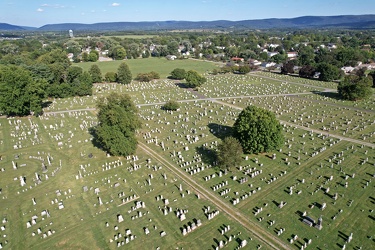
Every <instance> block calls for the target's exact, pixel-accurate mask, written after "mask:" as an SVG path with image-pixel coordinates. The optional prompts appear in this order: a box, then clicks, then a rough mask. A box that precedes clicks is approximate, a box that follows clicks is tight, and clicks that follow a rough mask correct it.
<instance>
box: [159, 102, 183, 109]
mask: <svg viewBox="0 0 375 250" xmlns="http://www.w3.org/2000/svg"><path fill="white" fill-rule="evenodd" d="M179 108H180V104H179V103H178V102H177V101H174V100H169V101H168V102H166V103H165V104H164V105H163V109H165V110H172V111H176V110H177V109H179Z"/></svg>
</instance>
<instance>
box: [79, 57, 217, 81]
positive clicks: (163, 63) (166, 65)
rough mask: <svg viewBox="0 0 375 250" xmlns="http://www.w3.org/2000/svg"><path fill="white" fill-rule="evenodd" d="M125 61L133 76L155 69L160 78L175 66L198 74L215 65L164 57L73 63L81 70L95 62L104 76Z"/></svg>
mask: <svg viewBox="0 0 375 250" xmlns="http://www.w3.org/2000/svg"><path fill="white" fill-rule="evenodd" d="M122 62H126V63H127V64H128V66H129V68H130V70H131V72H132V74H133V77H135V76H137V74H139V73H147V72H150V71H155V72H157V73H159V74H160V77H161V78H166V77H168V76H169V75H170V73H171V71H172V70H174V69H175V68H182V69H185V70H195V71H197V72H198V73H200V74H204V73H206V72H209V71H212V70H213V69H214V68H217V66H216V65H215V64H214V63H207V62H202V61H198V60H189V59H185V60H173V61H172V60H167V59H166V58H164V57H161V58H154V57H151V58H143V59H130V60H119V61H109V62H84V63H74V64H73V65H75V66H79V67H81V68H83V70H86V71H87V70H89V68H90V67H91V65H93V64H97V65H98V66H99V68H100V70H101V72H102V75H103V76H104V75H105V73H107V72H111V71H112V72H117V68H118V66H119V65H120V64H121V63H122Z"/></svg>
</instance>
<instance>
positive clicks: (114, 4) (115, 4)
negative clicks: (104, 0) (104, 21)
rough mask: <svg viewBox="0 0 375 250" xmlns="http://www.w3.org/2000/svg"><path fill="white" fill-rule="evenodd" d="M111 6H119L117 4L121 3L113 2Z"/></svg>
mask: <svg viewBox="0 0 375 250" xmlns="http://www.w3.org/2000/svg"><path fill="white" fill-rule="evenodd" d="M111 6H112V7H117V6H120V4H119V3H113V4H111Z"/></svg>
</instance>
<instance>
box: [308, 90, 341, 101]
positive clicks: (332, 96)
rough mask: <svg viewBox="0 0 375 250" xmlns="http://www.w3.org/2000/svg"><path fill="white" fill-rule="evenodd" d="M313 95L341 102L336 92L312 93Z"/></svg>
mask: <svg viewBox="0 0 375 250" xmlns="http://www.w3.org/2000/svg"><path fill="white" fill-rule="evenodd" d="M312 93H313V94H316V95H320V96H323V97H328V98H331V99H335V100H341V98H340V95H339V93H337V92H321V91H312Z"/></svg>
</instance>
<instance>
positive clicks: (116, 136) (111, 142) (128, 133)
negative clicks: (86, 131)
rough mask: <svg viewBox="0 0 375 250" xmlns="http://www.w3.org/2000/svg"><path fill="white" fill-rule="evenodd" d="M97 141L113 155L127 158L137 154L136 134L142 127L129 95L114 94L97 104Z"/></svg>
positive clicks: (101, 99)
mask: <svg viewBox="0 0 375 250" xmlns="http://www.w3.org/2000/svg"><path fill="white" fill-rule="evenodd" d="M97 108H98V110H99V112H98V122H99V123H98V125H97V127H96V128H95V134H96V137H97V141H98V142H99V143H100V145H101V146H102V147H103V149H104V150H106V151H107V152H108V153H110V154H111V155H116V156H127V155H131V154H133V153H134V152H135V150H136V148H137V139H136V136H135V132H136V130H137V129H138V128H140V127H141V122H140V119H139V117H138V114H137V108H136V106H135V105H134V103H133V102H132V100H131V98H130V96H129V95H126V94H125V95H121V94H118V93H112V94H110V95H109V96H108V97H106V98H104V97H103V98H100V99H99V100H98V103H97Z"/></svg>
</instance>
